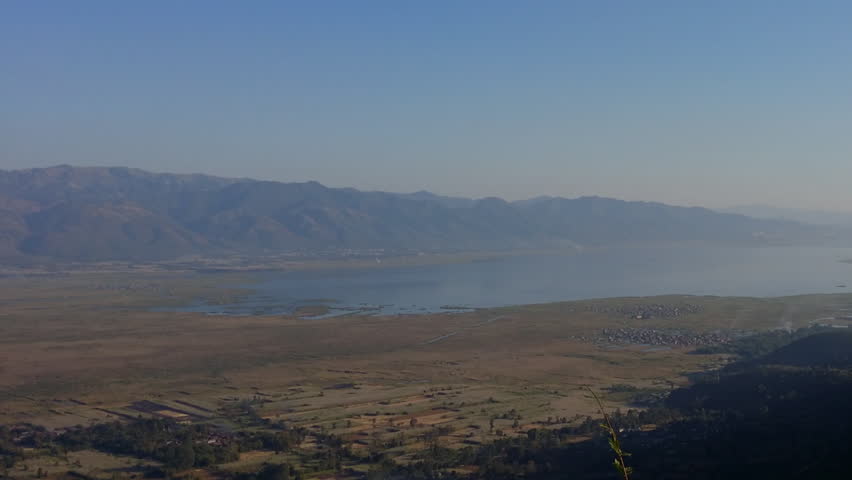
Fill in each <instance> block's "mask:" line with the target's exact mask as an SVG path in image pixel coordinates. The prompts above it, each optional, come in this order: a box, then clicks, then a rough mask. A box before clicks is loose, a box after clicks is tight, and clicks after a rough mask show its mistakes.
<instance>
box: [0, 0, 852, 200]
mask: <svg viewBox="0 0 852 480" xmlns="http://www.w3.org/2000/svg"><path fill="white" fill-rule="evenodd" d="M59 163H68V164H75V165H123V166H133V167H139V168H145V169H149V170H155V171H169V172H204V173H210V174H216V175H224V176H248V177H255V178H263V179H275V180H282V181H303V180H308V179H314V180H318V181H320V182H322V183H324V184H327V185H331V186H354V187H357V188H362V189H379V190H392V191H415V190H420V189H428V190H432V191H435V192H438V193H443V194H462V195H467V196H486V195H497V196H503V197H505V198H508V199H516V198H523V197H530V196H536V195H544V194H548V195H563V196H577V195H587V194H597V195H606V196H614V197H619V198H626V199H644V200H659V201H665V202H669V203H675V204H690V205H694V204H701V205H707V206H727V205H734V204H747V203H766V204H774V205H779V206H798V207H805V208H825V209H837V210H852V2H848V1H838V2H829V1H804V0H802V1H795V2H785V1H777V0H773V1H749V0H737V1H701V2H699V1H682V0H672V1H666V2H659V1H650V0H643V1H633V0H630V1H623V2H622V1H609V0H602V1H593V0H587V1H579V0H578V1H567V0H564V1H554V2H547V1H541V0H534V1H522V0H515V1H511V2H503V1H495V0H479V1H455V0H453V1H450V0H447V1H437V0H430V1H387V2H380V1H369V0H364V1H349V0H345V1H343V0H341V1H325V0H305V1H302V2H295V1H289V2H288V1H274V2H272V1H270V2H262V1H251V2H238V1H221V2H218V1H211V0H204V1H185V0H184V1H154V0H145V1H135V2H128V1H97V2H96V1H86V0H79V1H64V0H62V1H52V2H48V1H39V0H21V1H14V0H5V1H3V2H0V168H5V169H9V168H26V167H34V166H47V165H54V164H59Z"/></svg>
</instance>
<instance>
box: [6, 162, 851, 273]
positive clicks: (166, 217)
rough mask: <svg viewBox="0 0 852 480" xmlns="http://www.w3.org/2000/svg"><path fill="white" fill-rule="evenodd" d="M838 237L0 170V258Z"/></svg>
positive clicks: (591, 204)
mask: <svg viewBox="0 0 852 480" xmlns="http://www.w3.org/2000/svg"><path fill="white" fill-rule="evenodd" d="M850 238H852V235H850V234H849V232H848V231H846V230H842V229H839V228H829V227H817V226H810V225H803V224H799V223H795V222H791V221H782V220H766V219H754V218H749V217H746V216H742V215H737V214H726V213H717V212H714V211H711V210H708V209H703V208H685V207H674V206H668V205H663V204H659V203H646V202H626V201H621V200H614V199H609V198H599V197H581V198H575V199H567V198H559V197H539V198H534V199H530V200H524V201H516V202H511V203H510V202H506V201H504V200H502V199H499V198H483V199H478V200H473V199H467V198H454V197H442V196H439V195H434V194H432V193H429V192H417V193H411V194H397V193H386V192H364V191H359V190H356V189H352V188H328V187H325V186H323V185H321V184H319V183H316V182H307V183H280V182H269V181H259V180H249V179H226V178H218V177H211V176H205V175H174V174H158V173H150V172H146V171H142V170H136V169H129V168H120V167H116V168H99V167H98V168H96V167H86V168H78V167H71V166H57V167H51V168H43V169H31V170H15V171H2V170H0V258H4V259H6V261H16V260H20V259H50V260H61V261H102V260H161V259H172V258H177V257H180V256H185V255H217V254H228V253H241V254H274V253H282V252H287V251H293V250H328V249H342V248H351V249H370V248H384V249H391V250H423V251H441V250H490V249H520V248H529V249H532V248H559V247H568V246H597V245H623V244H653V243H672V242H676V243H682V242H702V243H710V244H736V245H766V244H792V243H797V244H804V243H809V244H820V243H825V242H829V241H830V242H844V241H845V240H848V239H850ZM846 243H847V244H848V243H850V242H846Z"/></svg>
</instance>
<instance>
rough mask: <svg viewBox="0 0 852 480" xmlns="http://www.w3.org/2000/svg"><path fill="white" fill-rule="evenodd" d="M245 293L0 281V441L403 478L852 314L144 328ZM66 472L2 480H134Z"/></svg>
mask: <svg viewBox="0 0 852 480" xmlns="http://www.w3.org/2000/svg"><path fill="white" fill-rule="evenodd" d="M250 281H251V277H250V276H248V275H247V274H245V273H242V274H236V273H228V274H204V275H202V274H190V273H180V274H168V273H154V272H152V273H144V274H143V273H136V274H134V275H132V276H129V275H126V274H120V273H108V274H107V273H104V274H95V273H85V274H73V275H66V276H57V277H49V278H48V277H41V278H31V277H25V278H17V279H14V278H5V279H0V329H2V336H0V384H1V385H3V389H2V391H0V424H4V425H21V424H31V425H38V426H43V427H45V428H46V429H47V430H48V431H55V432H61V431H64V430H66V429H69V428H73V427H75V426H77V425H84V426H85V425H91V424H93V423H102V422H107V421H115V420H118V421H123V422H126V421H132V420H135V419H147V418H150V419H164V420H168V421H175V422H179V423H183V424H190V425H196V424H198V425H209V426H212V427H211V428H213V429H214V430H215V431H221V432H224V433H223V435H224V434H227V435H233V434H234V432H241V431H256V430H258V429H261V430H262V429H263V428H266V426H269V425H287V426H288V428H299V429H304V431H305V432H306V435H307V436H306V437H305V440H304V442H303V444H302V445H300V446H299V448H297V449H295V450H293V451H290V452H288V453H280V452H279V453H276V452H274V451H270V450H264V449H259V450H251V451H242V452H240V455H239V458H238V459H237V460H234V461H231V462H227V463H224V464H221V465H218V466H217V467H216V469H212V470H211V469H205V470H204V471H199V472H196V474H197V475H202V476H203V475H213V474H216V472H220V471H222V470H224V471H234V472H239V471H254V470H257V468H259V466H260V465H262V464H263V463H264V462H270V461H276V459H278V460H281V461H283V460H282V459H286V461H288V462H293V463H295V464H306V465H307V464H310V463H311V462H313V460H310V458H313V457H310V452H313V451H315V450H317V449H318V448H320V447H319V446H318V442H319V441H320V439H321V438H325V437H323V436H325V435H333V436H334V437H335V438H339V439H341V441H342V442H344V443H345V444H346V445H347V448H349V449H350V450H351V451H352V452H353V454H354V455H356V456H357V455H361V456H363V457H364V458H367V457H369V456H370V454H371V451H374V450H376V449H381V450H382V451H383V452H385V453H386V454H388V455H390V456H391V457H392V458H394V459H395V461H397V462H401V463H405V462H408V461H411V460H412V459H413V458H414V457H413V456H414V455H415V454H416V452H417V451H419V450H422V449H423V448H425V447H426V446H427V444H429V442H433V441H435V439H436V438H437V439H438V440H439V441H440V443H441V445H442V446H444V447H449V448H459V447H463V446H470V445H480V444H483V443H486V442H489V441H493V440H495V439H499V438H502V437H510V436H514V435H520V434H522V433H524V432H526V431H527V430H529V429H530V428H556V427H564V426H569V425H576V424H578V423H580V422H581V421H582V420H584V419H585V418H586V417H587V416H594V415H596V414H597V407H596V405H595V403H594V402H593V400H592V399H590V398H589V397H588V395H587V394H586V393H585V391H584V390H583V388H584V387H585V386H591V387H592V388H594V389H596V390H598V391H600V392H602V393H603V394H604V397H605V401H606V404H607V407H608V408H613V409H614V408H623V409H626V408H637V406H639V407H641V403H642V402H641V399H642V398H646V397H654V396H655V395H663V394H665V393H666V392H668V391H669V390H671V389H672V388H675V387H676V386H680V385H685V384H686V383H687V376H688V375H689V374H691V373H694V372H700V371H705V370H708V369H712V368H716V367H719V366H721V365H724V364H725V363H726V362H727V361H729V356H728V355H725V354H714V355H694V354H692V353H691V352H693V351H694V350H695V348H696V347H697V346H700V345H704V344H711V343H714V342H716V343H718V342H725V341H729V340H731V339H733V338H737V337H739V336H743V335H748V334H749V333H753V332H756V331H765V330H770V329H775V328H779V327H784V328H796V327H804V326H808V325H810V324H813V323H814V322H815V321H825V320H824V319H832V318H838V319H837V320H831V321H832V322H835V323H837V324H838V325H840V324H842V325H845V323H848V321H847V320H843V319H842V318H840V317H842V315H840V313H839V312H844V311H846V309H848V308H849V306H850V305H852V296H850V295H845V294H838V295H819V296H803V297H784V298H772V299H758V298H721V297H691V296H689V297H688V296H666V297H653V298H620V299H605V300H588V301H576V302H565V303H554V304H542V305H527V306H517V307H506V308H497V309H484V310H475V311H472V312H467V313H434V314H422V315H404V316H364V315H349V316H340V317H332V318H321V319H310V320H309V319H306V318H302V317H300V316H298V315H294V316H281V315H276V316H246V317H228V316H207V315H201V314H195V313H174V312H161V311H154V310H152V308H153V307H160V306H163V305H179V304H183V303H186V302H190V301H192V300H195V299H198V298H204V299H208V300H211V301H216V300H217V299H218V300H221V301H231V300H233V299H235V298H239V296H240V295H241V294H242V293H244V292H241V291H240V290H235V289H223V288H221V287H220V285H233V284H246V283H248V282H250ZM819 319H823V320H819ZM842 325H840V326H842ZM211 438H212V439H211V441H217V440H216V439H215V438H214V437H211ZM76 455H78V456H79V455H82V457H80V458H76V457H73V458H71V459H70V460H68V459H65V458H61V459H58V458H55V457H50V456H48V457H43V456H37V455H36V456H33V457H32V458H30V459H28V460H26V461H25V462H24V463H22V464H21V465H27V468H26V469H25V470H23V469H20V468H18V469H17V470H14V471H13V472H11V473H10V475H12V476H14V477H16V478H30V477H31V478H35V477H36V476H37V472H38V471H39V468H41V469H42V470H43V472H48V473H52V472H55V471H59V470H62V469H63V468H65V467H63V465H64V466H68V467H69V468H71V466H73V465H75V464H77V463H79V464H82V465H83V466H82V467H75V468H76V470H78V471H86V472H88V473H87V475H90V476H94V477H104V478H107V477H110V476H112V474H113V473H115V472H120V473H121V474H122V475H128V476H132V475H134V473H131V470H133V469H128V468H126V467H127V465H126V464H127V463H128V462H129V460H126V459H125V460H122V459H121V458H119V457H110V456H109V455H107V457H110V458H113V459H112V460H109V461H106V460H104V459H103V457H104V455H105V454H103V453H97V452H96V453H79V454H76ZM116 458H118V459H117V460H116ZM140 461H142V460H140ZM144 461H145V462H152V460H150V459H147V460H144ZM134 462H136V460H135V459H134V460H133V462H131V463H133V465H135V463H134ZM154 463H156V462H154ZM119 464H121V465H119ZM48 467H50V468H48ZM312 468H313V470H309V471H313V472H314V474H315V475H321V474H322V472H323V467H322V466H319V465H315V466H314V467H312ZM347 468H350V469H352V471H354V472H357V471H358V469H359V468H365V467H363V466H362V465H359V464H358V462H356V461H353V460H349V461H348V464H347ZM81 469H82V470H81ZM122 469H123V470H122Z"/></svg>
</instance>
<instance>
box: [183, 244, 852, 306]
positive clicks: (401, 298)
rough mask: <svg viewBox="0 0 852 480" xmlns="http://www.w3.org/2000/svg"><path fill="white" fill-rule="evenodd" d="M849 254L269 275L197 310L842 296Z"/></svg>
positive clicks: (849, 273) (550, 260) (522, 261)
mask: <svg viewBox="0 0 852 480" xmlns="http://www.w3.org/2000/svg"><path fill="white" fill-rule="evenodd" d="M850 258H852V249H841V248H812V247H807V248H805V247H801V248H800V247H763V248H741V247H730V248H723V247H675V248H663V247H656V248H606V249H588V250H583V251H578V252H566V253H564V254H547V255H522V256H520V255H519V256H506V257H500V258H495V259H493V260H488V261H477V262H472V263H459V264H448V265H425V266H409V267H383V268H365V269H340V270H311V271H289V272H279V273H267V274H263V275H262V276H261V277H260V279H259V282H257V283H253V284H252V285H249V286H247V287H248V288H250V289H252V291H253V293H252V294H251V295H249V296H248V297H247V298H245V299H244V300H243V301H241V302H239V303H237V304H232V305H207V304H202V303H196V304H193V305H190V306H187V307H184V308H181V310H182V311H196V312H206V313H210V314H231V315H251V314H280V313H291V312H293V311H294V309H296V308H299V307H302V306H305V305H317V304H323V305H328V306H329V307H332V308H333V310H332V313H331V314H345V313H351V312H352V311H369V312H372V313H377V314H399V313H423V312H436V311H458V310H461V309H463V308H475V307H499V306H507V305H519V304H530V303H546V302H557V301H564V300H578V299H588V298H605V297H623V296H647V295H664V294H689V295H721V296H759V297H767V296H783V295H797V294H807V293H842V292H846V291H848V289H847V288H845V287H841V286H845V285H850V286H852V264H848V263H843V262H841V260H846V259H850Z"/></svg>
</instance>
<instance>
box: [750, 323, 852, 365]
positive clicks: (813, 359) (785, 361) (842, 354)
mask: <svg viewBox="0 0 852 480" xmlns="http://www.w3.org/2000/svg"><path fill="white" fill-rule="evenodd" d="M759 363H761V364H765V365H790V366H797V367H833V368H849V367H852V333H850V332H846V331H834V332H824V333H817V334H814V335H811V336H808V337H805V338H803V339H801V340H796V341H795V342H793V343H791V344H789V345H786V346H783V347H781V348H779V349H777V350H775V351H774V352H772V353H770V354H768V355H766V356H764V357H763V358H761V359H759Z"/></svg>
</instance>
